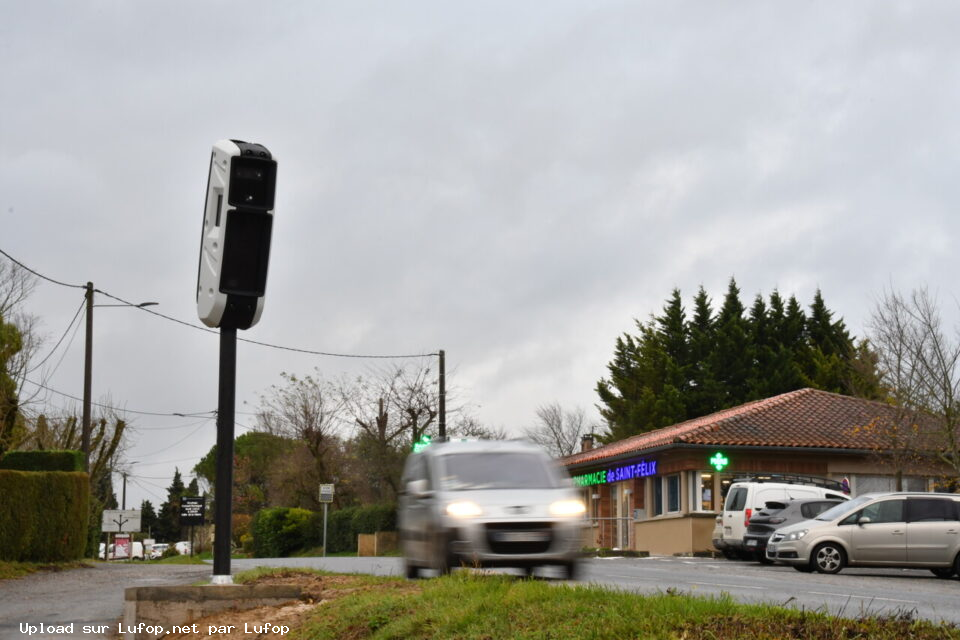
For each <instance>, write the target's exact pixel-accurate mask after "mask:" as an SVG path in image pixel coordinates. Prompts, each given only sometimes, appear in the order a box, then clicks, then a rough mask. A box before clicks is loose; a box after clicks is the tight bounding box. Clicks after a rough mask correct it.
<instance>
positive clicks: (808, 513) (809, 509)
mask: <svg viewBox="0 0 960 640" xmlns="http://www.w3.org/2000/svg"><path fill="white" fill-rule="evenodd" d="M835 506H837V503H836V501H832V502H807V503H804V504H802V505H800V515H802V516H803V517H804V518H807V519H808V520H812V519H813V518H816V517H817V516H818V515H820V514H821V513H823V512H824V511H826V510H827V509H830V508H831V507H835Z"/></svg>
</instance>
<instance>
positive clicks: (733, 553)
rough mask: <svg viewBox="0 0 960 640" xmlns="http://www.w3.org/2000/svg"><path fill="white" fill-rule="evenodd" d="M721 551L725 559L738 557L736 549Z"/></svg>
mask: <svg viewBox="0 0 960 640" xmlns="http://www.w3.org/2000/svg"><path fill="white" fill-rule="evenodd" d="M721 553H723V557H724V558H726V559H727V560H737V559H739V557H740V556H738V555H737V552H736V551H733V550H731V549H724V550H723V551H722V552H721Z"/></svg>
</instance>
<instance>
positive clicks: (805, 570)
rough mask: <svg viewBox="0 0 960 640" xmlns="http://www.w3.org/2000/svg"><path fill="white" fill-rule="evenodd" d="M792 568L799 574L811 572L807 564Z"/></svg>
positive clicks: (796, 565)
mask: <svg viewBox="0 0 960 640" xmlns="http://www.w3.org/2000/svg"><path fill="white" fill-rule="evenodd" d="M792 566H793V568H794V569H796V570H797V571H799V572H800V573H810V572H811V571H813V567H811V566H810V565H808V564H795V565H792Z"/></svg>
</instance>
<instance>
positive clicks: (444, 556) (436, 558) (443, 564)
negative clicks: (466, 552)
mask: <svg viewBox="0 0 960 640" xmlns="http://www.w3.org/2000/svg"><path fill="white" fill-rule="evenodd" d="M432 556H433V568H434V569H435V570H436V572H437V573H438V574H439V575H441V576H445V575H447V574H448V573H450V571H451V570H452V569H453V567H454V565H455V564H456V562H455V561H454V558H453V557H452V555H451V554H450V543H449V541H448V540H447V536H446V535H444V534H443V532H438V533H437V535H436V536H434V539H433V549H432Z"/></svg>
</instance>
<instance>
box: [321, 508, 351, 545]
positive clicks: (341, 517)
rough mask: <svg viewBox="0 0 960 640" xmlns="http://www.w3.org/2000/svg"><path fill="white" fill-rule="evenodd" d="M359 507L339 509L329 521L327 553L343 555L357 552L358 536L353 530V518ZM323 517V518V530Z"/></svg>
mask: <svg viewBox="0 0 960 640" xmlns="http://www.w3.org/2000/svg"><path fill="white" fill-rule="evenodd" d="M359 509H360V508H359V507H347V508H346V509H337V510H336V511H333V512H331V513H330V515H329V516H328V520H327V553H342V552H344V551H356V550H357V535H356V533H355V532H354V530H353V516H354V515H356V513H357V511H359ZM322 519H323V516H321V524H320V526H321V528H322V527H323V522H322Z"/></svg>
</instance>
